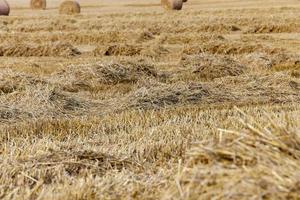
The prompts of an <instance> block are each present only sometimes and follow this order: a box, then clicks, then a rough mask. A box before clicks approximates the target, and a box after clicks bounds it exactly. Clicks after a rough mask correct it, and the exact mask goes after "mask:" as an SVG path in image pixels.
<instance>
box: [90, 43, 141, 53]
mask: <svg viewBox="0 0 300 200" xmlns="http://www.w3.org/2000/svg"><path fill="white" fill-rule="evenodd" d="M141 51H142V46H140V45H130V44H115V45H110V46H108V47H103V46H101V47H97V48H96V49H95V50H94V51H93V54H94V55H95V56H97V55H104V56H136V55H139V54H140V52H141Z"/></svg>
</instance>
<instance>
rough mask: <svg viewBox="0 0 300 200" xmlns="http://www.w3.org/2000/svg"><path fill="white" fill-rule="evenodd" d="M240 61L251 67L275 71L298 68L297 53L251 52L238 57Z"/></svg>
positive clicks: (299, 58)
mask: <svg viewBox="0 0 300 200" xmlns="http://www.w3.org/2000/svg"><path fill="white" fill-rule="evenodd" d="M239 60H240V62H241V63H243V64H244V65H247V66H248V67H249V68H252V69H255V68H257V69H267V70H275V71H283V70H300V55H299V54H287V53H278V54H271V55H270V54H266V53H252V54H246V55H243V56H242V57H241V58H239Z"/></svg>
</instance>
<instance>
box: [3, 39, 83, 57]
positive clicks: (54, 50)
mask: <svg viewBox="0 0 300 200" xmlns="http://www.w3.org/2000/svg"><path fill="white" fill-rule="evenodd" d="M79 54H80V52H79V50H78V49H76V48H75V47H73V46H72V45H71V44H69V43H61V42H56V43H49V44H45V45H39V44H27V43H17V44H8V43H7V44H2V45H0V56H6V57H30V56H36V57H39V56H76V55H79Z"/></svg>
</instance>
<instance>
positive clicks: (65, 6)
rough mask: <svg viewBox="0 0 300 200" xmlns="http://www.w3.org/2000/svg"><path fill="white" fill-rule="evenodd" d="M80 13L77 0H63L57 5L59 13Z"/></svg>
mask: <svg viewBox="0 0 300 200" xmlns="http://www.w3.org/2000/svg"><path fill="white" fill-rule="evenodd" d="M79 13H80V5H79V3H78V2H77V1H64V2H63V3H62V4H61V5H60V6H59V14H65V15H74V14H79Z"/></svg>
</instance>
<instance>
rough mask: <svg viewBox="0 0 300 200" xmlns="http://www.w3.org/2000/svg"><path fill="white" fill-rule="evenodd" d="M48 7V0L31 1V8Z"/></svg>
mask: <svg viewBox="0 0 300 200" xmlns="http://www.w3.org/2000/svg"><path fill="white" fill-rule="evenodd" d="M46 7H47V2H46V0H31V1H30V8H31V9H42V10H45V9H46Z"/></svg>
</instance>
